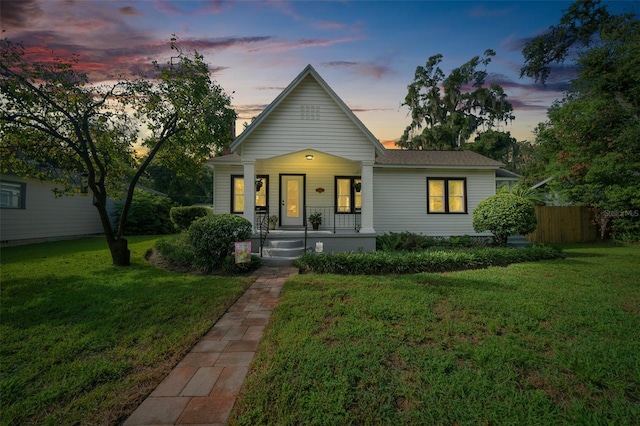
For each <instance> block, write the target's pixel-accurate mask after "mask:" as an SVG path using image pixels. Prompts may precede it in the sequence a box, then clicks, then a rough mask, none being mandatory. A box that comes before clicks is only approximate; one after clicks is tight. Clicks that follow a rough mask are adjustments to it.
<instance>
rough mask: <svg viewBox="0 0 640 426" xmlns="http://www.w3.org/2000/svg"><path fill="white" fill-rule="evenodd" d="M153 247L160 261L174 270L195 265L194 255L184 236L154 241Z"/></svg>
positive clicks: (179, 235) (187, 238)
mask: <svg viewBox="0 0 640 426" xmlns="http://www.w3.org/2000/svg"><path fill="white" fill-rule="evenodd" d="M154 247H155V249H156V250H157V251H158V253H160V255H161V256H162V259H163V260H164V261H166V262H168V263H169V264H171V266H173V267H174V268H191V267H192V266H193V265H194V264H195V253H194V251H193V247H192V246H191V244H189V237H188V235H186V234H177V235H172V236H170V237H167V238H162V239H160V240H158V241H156V243H155V245H154Z"/></svg>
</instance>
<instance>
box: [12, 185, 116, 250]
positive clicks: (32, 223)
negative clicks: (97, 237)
mask: <svg viewBox="0 0 640 426" xmlns="http://www.w3.org/2000/svg"><path fill="white" fill-rule="evenodd" d="M1 179H2V180H3V181H7V182H26V200H25V208H24V209H6V208H3V209H0V240H1V241H2V242H12V241H16V240H29V239H42V238H44V239H46V238H58V237H70V236H77V235H78V236H79V235H88V234H99V233H103V232H104V231H103V229H102V224H101V222H100V216H99V215H98V210H97V209H96V208H95V206H94V205H93V197H92V196H91V195H90V194H89V195H88V196H82V195H76V196H72V197H59V198H56V197H55V196H54V194H53V192H52V189H53V188H54V187H55V185H54V184H52V183H50V182H41V181H39V180H36V179H28V180H25V179H21V178H19V177H16V176H11V175H2V177H1Z"/></svg>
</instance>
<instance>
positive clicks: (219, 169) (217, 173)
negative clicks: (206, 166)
mask: <svg viewBox="0 0 640 426" xmlns="http://www.w3.org/2000/svg"><path fill="white" fill-rule="evenodd" d="M241 174H243V169H242V166H229V165H216V166H215V169H214V178H213V212H214V213H215V214H222V213H230V212H231V175H241Z"/></svg>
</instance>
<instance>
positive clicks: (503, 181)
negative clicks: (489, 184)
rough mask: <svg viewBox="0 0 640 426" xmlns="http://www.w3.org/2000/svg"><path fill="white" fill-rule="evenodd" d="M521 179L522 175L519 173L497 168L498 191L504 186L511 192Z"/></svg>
mask: <svg viewBox="0 0 640 426" xmlns="http://www.w3.org/2000/svg"><path fill="white" fill-rule="evenodd" d="M520 179H522V176H520V175H519V174H517V173H514V172H510V171H509V170H505V169H498V170H496V192H497V191H498V190H499V189H502V188H508V189H509V192H511V190H512V189H513V187H514V186H516V185H517V184H518V182H519V181H520Z"/></svg>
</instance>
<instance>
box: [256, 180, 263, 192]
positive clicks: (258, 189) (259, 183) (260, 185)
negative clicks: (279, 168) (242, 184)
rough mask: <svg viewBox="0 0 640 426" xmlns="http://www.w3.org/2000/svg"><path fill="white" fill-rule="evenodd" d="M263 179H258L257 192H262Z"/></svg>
mask: <svg viewBox="0 0 640 426" xmlns="http://www.w3.org/2000/svg"><path fill="white" fill-rule="evenodd" d="M262 185H263V183H262V179H258V180H256V191H260V189H261V188H262Z"/></svg>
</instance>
